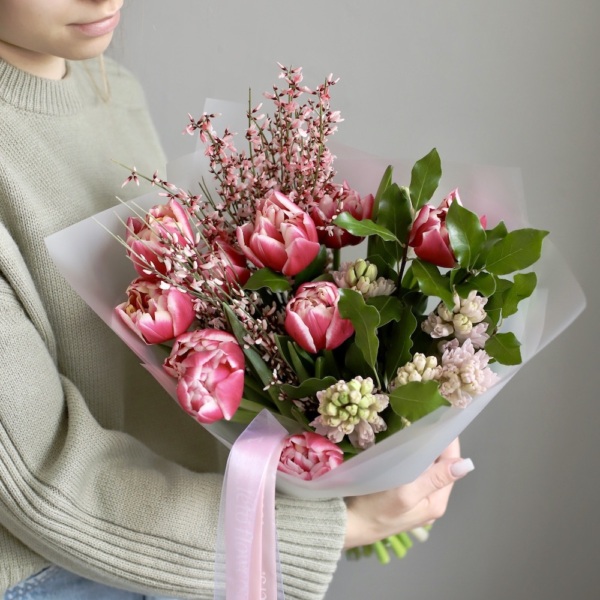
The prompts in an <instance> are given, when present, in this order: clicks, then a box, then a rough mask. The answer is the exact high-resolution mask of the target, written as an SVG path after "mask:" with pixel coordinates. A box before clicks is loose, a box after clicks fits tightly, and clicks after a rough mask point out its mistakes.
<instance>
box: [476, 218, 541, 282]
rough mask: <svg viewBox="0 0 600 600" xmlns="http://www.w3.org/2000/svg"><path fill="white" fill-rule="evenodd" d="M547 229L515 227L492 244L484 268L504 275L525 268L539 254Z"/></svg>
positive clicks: (536, 258) (535, 259) (538, 256)
mask: <svg viewBox="0 0 600 600" xmlns="http://www.w3.org/2000/svg"><path fill="white" fill-rule="evenodd" d="M547 235H548V232H547V231H541V230H539V229H516V230H515V231H511V232H509V233H508V234H507V235H506V237H505V238H503V239H502V240H500V241H499V242H498V243H497V244H496V245H494V246H493V247H492V248H491V250H490V251H489V253H488V256H487V260H486V269H487V270H488V271H489V272H490V273H494V274H495V275H506V274H508V273H513V272H514V271H520V270H521V269H526V268H527V267H529V266H531V265H532V264H533V263H535V262H536V261H537V260H538V259H539V258H540V255H541V251H542V241H543V239H544V238H545V237H546V236H547Z"/></svg>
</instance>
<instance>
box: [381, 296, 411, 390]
mask: <svg viewBox="0 0 600 600" xmlns="http://www.w3.org/2000/svg"><path fill="white" fill-rule="evenodd" d="M388 327H389V331H388V332H387V335H386V336H385V347H384V357H385V377H386V381H390V380H391V379H393V378H394V377H395V376H396V372H397V371H398V369H399V368H400V367H401V366H402V365H404V364H405V363H407V362H408V361H409V360H410V359H411V348H412V345H413V341H412V335H413V333H414V332H415V330H416V328H417V319H416V317H415V315H414V314H413V313H412V311H411V310H410V309H409V308H408V307H407V308H405V310H404V312H403V314H402V318H401V319H400V320H399V321H395V322H392V323H390V324H389V325H388Z"/></svg>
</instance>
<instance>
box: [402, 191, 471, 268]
mask: <svg viewBox="0 0 600 600" xmlns="http://www.w3.org/2000/svg"><path fill="white" fill-rule="evenodd" d="M454 201H456V202H458V203H459V204H460V198H459V196H458V190H453V191H452V192H450V194H449V195H448V196H446V197H445V198H444V199H443V200H442V202H441V203H440V205H439V206H438V207H437V208H434V207H433V206H432V205H431V204H426V205H425V206H423V207H422V208H421V210H420V211H419V212H418V214H417V217H416V219H415V221H414V223H413V225H412V229H411V231H410V236H409V239H408V245H409V246H411V247H412V248H414V250H415V254H416V255H417V256H418V257H419V258H421V259H422V260H424V261H426V262H430V263H433V264H434V265H437V266H438V267H448V268H451V267H453V266H454V264H455V263H456V259H455V257H454V253H453V252H452V247H451V245H450V236H449V235H448V229H447V228H446V215H447V214H448V209H449V208H450V204H451V203H452V202H454Z"/></svg>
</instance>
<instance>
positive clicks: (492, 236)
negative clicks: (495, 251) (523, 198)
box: [475, 221, 508, 269]
mask: <svg viewBox="0 0 600 600" xmlns="http://www.w3.org/2000/svg"><path fill="white" fill-rule="evenodd" d="M507 233H508V230H507V229H506V225H505V224H504V221H500V223H498V225H496V227H494V228H493V229H486V230H485V237H486V239H485V244H484V245H483V248H482V250H481V253H480V254H479V258H478V259H477V262H476V263H475V268H476V269H483V267H485V263H486V261H487V255H488V252H489V251H490V249H491V248H492V247H493V246H495V245H496V244H497V243H498V242H499V241H500V240H503V239H504V238H505V237H506V235H507Z"/></svg>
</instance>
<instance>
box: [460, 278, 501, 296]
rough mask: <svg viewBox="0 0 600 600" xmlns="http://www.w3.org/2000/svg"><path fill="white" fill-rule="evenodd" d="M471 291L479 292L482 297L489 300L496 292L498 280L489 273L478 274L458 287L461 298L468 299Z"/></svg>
mask: <svg viewBox="0 0 600 600" xmlns="http://www.w3.org/2000/svg"><path fill="white" fill-rule="evenodd" d="M471 290H477V291H478V292H479V294H480V295H481V296H485V297H486V298H489V297H490V296H492V295H493V294H494V293H495V292H496V278H495V277H494V276H493V275H490V274H489V273H478V274H477V275H476V276H475V277H470V278H469V279H468V280H467V281H465V282H463V283H460V284H458V285H457V286H456V291H457V292H458V295H459V296H460V297H461V298H466V297H467V296H468V295H469V292H470V291H471Z"/></svg>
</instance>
